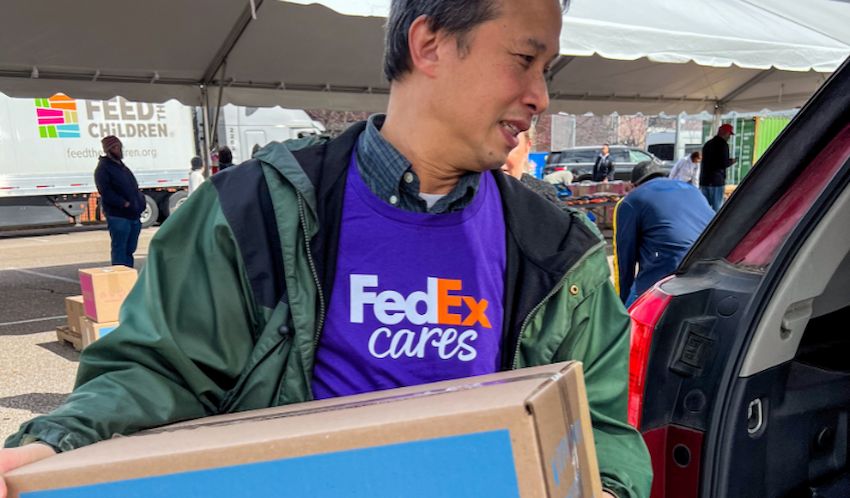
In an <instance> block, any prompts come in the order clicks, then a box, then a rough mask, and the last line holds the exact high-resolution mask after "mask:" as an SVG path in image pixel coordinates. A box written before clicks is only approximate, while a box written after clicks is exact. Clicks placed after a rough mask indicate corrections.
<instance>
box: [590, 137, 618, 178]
mask: <svg viewBox="0 0 850 498" xmlns="http://www.w3.org/2000/svg"><path fill="white" fill-rule="evenodd" d="M609 180H610V181H614V161H613V160H612V159H611V154H609V153H608V144H605V145H603V146H602V152H601V153H600V154H599V156H597V157H596V164H594V165H593V181H595V182H607V181H609Z"/></svg>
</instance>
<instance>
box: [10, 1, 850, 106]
mask: <svg viewBox="0 0 850 498" xmlns="http://www.w3.org/2000/svg"><path fill="white" fill-rule="evenodd" d="M572 3H573V5H572V7H571V10H570V11H569V13H568V14H567V15H566V16H565V18H564V30H563V32H562V36H561V43H562V46H561V52H562V54H563V55H562V57H561V58H560V59H559V60H558V61H557V62H556V64H555V66H554V68H553V76H552V80H551V82H550V92H551V93H552V106H551V110H553V111H565V112H573V113H584V112H594V113H598V114H603V113H609V112H613V111H617V112H620V113H621V114H625V113H634V112H644V113H653V114H654V113H659V112H666V113H669V114H675V113H679V112H688V113H698V112H701V111H709V112H712V113H713V112H715V111H731V110H737V111H756V110H761V109H764V108H773V109H781V108H789V107H794V106H797V105H800V104H801V103H802V102H804V101H805V100H806V99H807V98H808V97H809V96H810V95H811V94H812V93H813V92H814V91H815V90H816V89H817V88H818V86H819V85H820V84H821V83H822V82H823V81H824V80H825V78H826V77H827V76H828V73H829V72H831V71H833V70H834V69H835V68H836V67H838V65H839V64H840V63H841V62H842V61H843V60H844V59H845V58H846V57H847V55H848V54H850V41H848V40H847V39H846V38H847V35H846V34H845V32H846V28H845V26H846V24H847V21H848V20H850V4H848V3H847V2H844V1H841V0H808V1H807V5H806V7H807V12H811V11H818V10H819V7H820V6H824V8H826V7H828V8H829V9H830V10H829V11H828V12H829V13H830V14H829V15H828V16H823V15H814V14H808V15H807V16H804V18H803V19H801V20H798V19H796V18H795V17H793V16H791V15H790V14H791V12H787V11H785V10H782V9H783V8H788V9H790V6H791V5H792V2H791V1H790V0H714V1H713V2H702V1H697V0H678V1H676V0H640V1H635V2H622V1H616V0H573V2H572ZM307 4H309V5H307ZM319 4H322V5H319ZM762 4H764V5H762ZM57 5H58V4H57ZM62 5H68V7H66V8H62V7H59V8H57V9H56V10H55V11H53V12H47V11H46V9H45V7H44V2H42V1H33V0H6V2H4V8H3V14H4V19H5V21H6V22H4V29H3V30H0V47H2V48H0V91H2V92H4V93H6V94H9V95H13V96H44V95H50V94H52V93H55V92H60V91H61V92H64V93H67V94H69V95H71V96H73V97H77V98H108V97H112V96H114V95H122V96H124V97H127V98H129V99H132V100H140V101H164V100H167V99H170V98H176V99H178V100H179V101H181V102H183V103H186V104H200V103H202V102H203V101H204V96H205V95H208V96H210V98H211V99H212V101H211V102H210V104H214V103H215V102H216V99H217V89H218V88H219V87H222V88H224V92H223V95H222V103H227V102H229V103H235V104H242V105H258V106H265V105H281V106H284V107H295V108H329V109H340V110H381V109H383V108H384V105H385V102H386V94H387V92H388V84H387V82H386V81H385V80H384V78H383V76H382V72H381V57H382V52H383V23H384V19H383V16H385V15H386V13H387V11H388V5H389V0H360V1H357V0H324V1H318V2H317V1H314V0H286V1H283V0H253V7H254V8H255V9H256V19H254V18H253V17H252V10H254V9H252V2H250V1H249V0H241V1H240V0H146V1H145V2H135V1H133V2H131V1H124V2H115V1H110V0H87V1H86V2H74V3H73V4H67V3H64V4H62ZM768 5H770V6H773V7H772V8H771V9H768V8H766V7H765V6H768ZM783 6H784V7H783ZM798 8H799V7H798ZM215 26H218V28H216V27H215ZM835 33H839V35H836V34H835ZM842 35H843V37H842Z"/></svg>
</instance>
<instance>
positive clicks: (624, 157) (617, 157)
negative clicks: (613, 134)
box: [611, 149, 629, 163]
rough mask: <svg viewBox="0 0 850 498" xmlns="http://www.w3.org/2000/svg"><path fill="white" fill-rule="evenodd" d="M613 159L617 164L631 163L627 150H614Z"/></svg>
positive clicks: (612, 152)
mask: <svg viewBox="0 0 850 498" xmlns="http://www.w3.org/2000/svg"><path fill="white" fill-rule="evenodd" d="M611 159H612V160H613V161H614V162H615V163H627V162H629V152H628V151H627V150H625V149H614V150H612V151H611Z"/></svg>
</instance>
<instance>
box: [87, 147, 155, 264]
mask: <svg viewBox="0 0 850 498" xmlns="http://www.w3.org/2000/svg"><path fill="white" fill-rule="evenodd" d="M100 142H101V145H102V146H103V152H104V153H105V155H104V156H101V158H100V161H98V163H97V168H96V169H95V170H94V181H95V184H96V185H97V192H98V194H100V198H101V204H102V206H103V212H104V214H106V226H107V228H108V229H109V238H110V240H111V245H112V251H111V252H112V264H113V265H124V266H129V267H130V268H132V267H133V264H134V261H133V253H134V252H136V246H137V245H138V243H139V233H140V232H141V230H142V223H141V221H140V220H139V217H140V216H141V215H142V213H143V212H144V210H145V196H144V195H143V194H142V193H141V192H140V191H139V184H138V182H137V181H136V177H135V176H134V175H133V172H132V171H130V168H128V167H127V166H126V165H125V164H124V160H123V159H124V146H123V144H122V143H121V140H120V139H118V137H116V136H113V135H109V136H107V137H103V139H102V140H101V141H100Z"/></svg>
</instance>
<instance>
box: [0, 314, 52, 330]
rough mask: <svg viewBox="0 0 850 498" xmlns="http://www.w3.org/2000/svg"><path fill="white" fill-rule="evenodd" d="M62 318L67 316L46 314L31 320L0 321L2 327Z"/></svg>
mask: <svg viewBox="0 0 850 498" xmlns="http://www.w3.org/2000/svg"><path fill="white" fill-rule="evenodd" d="M60 318H66V317H65V315H58V316H46V317H44V318H31V319H29V320H18V321H16V322H4V323H0V327H5V326H7V325H22V324H24V323H34V322H47V321H50V320H58V319H60Z"/></svg>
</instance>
